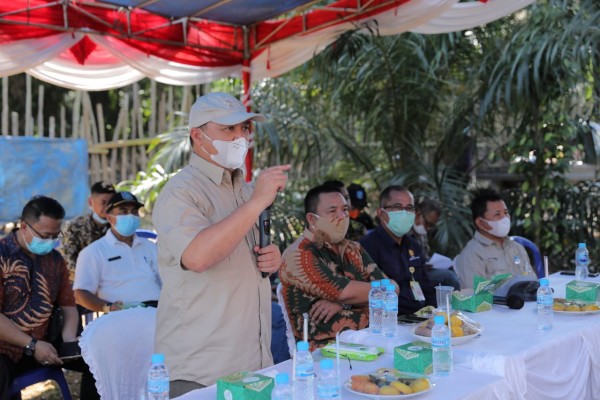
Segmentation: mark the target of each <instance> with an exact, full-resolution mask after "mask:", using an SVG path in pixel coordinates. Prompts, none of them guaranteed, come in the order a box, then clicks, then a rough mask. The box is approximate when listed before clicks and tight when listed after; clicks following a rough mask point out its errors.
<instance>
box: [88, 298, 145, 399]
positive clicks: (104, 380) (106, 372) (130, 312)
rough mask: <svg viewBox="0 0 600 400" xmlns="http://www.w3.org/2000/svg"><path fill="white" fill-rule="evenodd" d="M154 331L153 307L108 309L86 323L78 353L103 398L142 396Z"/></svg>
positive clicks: (143, 395)
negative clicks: (110, 310) (87, 366)
mask: <svg viewBox="0 0 600 400" xmlns="http://www.w3.org/2000/svg"><path fill="white" fill-rule="evenodd" d="M155 331H156V308H152V307H148V308H141V307H137V308H129V309H126V310H121V311H115V312H111V313H109V314H105V315H103V316H101V317H99V318H96V319H94V320H93V321H92V322H90V323H89V324H88V325H87V326H86V328H85V329H84V330H83V333H82V335H81V340H80V341H79V345H80V347H81V355H82V356H83V359H84V360H85V362H86V363H87V364H88V365H89V367H90V371H91V372H92V374H93V375H94V378H95V379H96V388H97V389H98V394H99V395H100V398H101V399H102V400H123V399H140V398H145V392H146V377H147V374H148V369H149V368H150V363H151V357H152V353H153V352H154V333H155Z"/></svg>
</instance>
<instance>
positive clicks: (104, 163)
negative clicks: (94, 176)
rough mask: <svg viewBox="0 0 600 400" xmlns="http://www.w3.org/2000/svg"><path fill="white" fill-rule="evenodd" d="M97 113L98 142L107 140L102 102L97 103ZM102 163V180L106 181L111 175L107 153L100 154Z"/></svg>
mask: <svg viewBox="0 0 600 400" xmlns="http://www.w3.org/2000/svg"><path fill="white" fill-rule="evenodd" d="M96 115H97V116H98V134H99V138H98V143H104V142H106V132H105V128H104V109H103V108H102V104H101V103H98V104H96ZM100 164H101V166H102V178H101V179H102V180H103V181H106V180H108V178H109V177H110V171H109V169H110V167H109V165H108V158H107V156H106V154H101V155H100Z"/></svg>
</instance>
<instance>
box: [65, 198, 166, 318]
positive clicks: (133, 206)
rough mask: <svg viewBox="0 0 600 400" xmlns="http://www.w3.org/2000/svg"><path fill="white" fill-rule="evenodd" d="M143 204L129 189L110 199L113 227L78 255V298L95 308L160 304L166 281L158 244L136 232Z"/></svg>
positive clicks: (75, 285) (75, 286) (108, 211)
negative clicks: (160, 264) (162, 289)
mask: <svg viewBox="0 0 600 400" xmlns="http://www.w3.org/2000/svg"><path fill="white" fill-rule="evenodd" d="M142 206H143V204H142V203H140V202H139V201H138V200H137V198H136V197H135V196H134V195H132V194H131V193H129V192H118V193H116V194H115V195H114V196H113V197H111V199H110V200H109V201H108V204H107V206H106V219H107V220H108V222H109V223H110V229H109V230H108V231H107V232H106V234H105V235H104V236H103V237H102V238H100V239H98V240H96V241H95V242H93V243H91V244H90V245H89V246H87V247H85V248H84V249H83V250H82V251H81V252H80V253H79V256H78V257H77V266H76V269H75V281H74V283H73V290H74V291H75V300H76V302H77V304H80V305H82V306H84V307H86V308H88V309H90V310H92V311H103V312H109V311H117V310H120V309H122V308H124V307H126V306H128V305H133V304H137V303H142V302H143V303H145V304H146V305H150V306H154V307H155V306H156V304H157V302H158V298H159V295H160V289H161V286H162V282H161V280H160V276H159V274H158V263H157V252H156V245H155V244H154V243H153V242H151V241H149V240H147V239H143V238H140V237H138V236H136V234H135V231H136V229H137V228H138V227H139V226H140V217H139V215H138V211H139V209H140V207H142Z"/></svg>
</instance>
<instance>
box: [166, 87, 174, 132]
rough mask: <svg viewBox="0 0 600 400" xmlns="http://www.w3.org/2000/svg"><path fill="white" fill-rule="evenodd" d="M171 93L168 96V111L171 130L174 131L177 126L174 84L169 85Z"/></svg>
mask: <svg viewBox="0 0 600 400" xmlns="http://www.w3.org/2000/svg"><path fill="white" fill-rule="evenodd" d="M168 93H169V95H168V98H167V112H168V114H169V130H170V131H172V130H173V129H174V128H175V112H174V108H173V86H169V91H168Z"/></svg>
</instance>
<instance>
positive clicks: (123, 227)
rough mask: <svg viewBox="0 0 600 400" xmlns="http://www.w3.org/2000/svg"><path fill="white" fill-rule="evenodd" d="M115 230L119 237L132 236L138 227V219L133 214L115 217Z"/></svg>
mask: <svg viewBox="0 0 600 400" xmlns="http://www.w3.org/2000/svg"><path fill="white" fill-rule="evenodd" d="M116 217H117V223H116V224H115V230H116V231H117V232H118V233H119V234H120V235H121V236H133V235H134V234H135V231H136V229H137V228H139V227H140V217H138V216H137V215H133V214H127V215H117V216H116Z"/></svg>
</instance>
